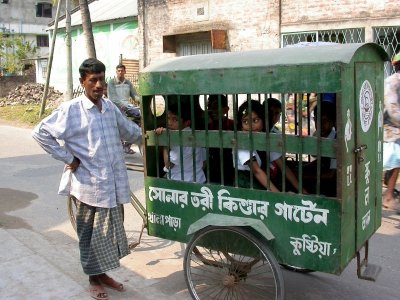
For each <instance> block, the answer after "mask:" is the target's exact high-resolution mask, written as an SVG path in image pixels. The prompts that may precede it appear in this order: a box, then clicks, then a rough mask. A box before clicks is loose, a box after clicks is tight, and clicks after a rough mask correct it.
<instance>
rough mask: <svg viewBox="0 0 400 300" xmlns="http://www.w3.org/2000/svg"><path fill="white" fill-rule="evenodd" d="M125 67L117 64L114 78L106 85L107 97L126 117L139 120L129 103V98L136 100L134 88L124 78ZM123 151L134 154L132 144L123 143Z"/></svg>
mask: <svg viewBox="0 0 400 300" xmlns="http://www.w3.org/2000/svg"><path fill="white" fill-rule="evenodd" d="M125 74H126V67H125V66H124V65H123V64H119V65H117V67H116V76H115V77H114V78H112V79H110V80H109V81H108V83H107V95H108V98H109V99H110V100H111V101H112V102H113V103H114V104H115V105H116V106H117V107H118V108H119V109H120V110H121V111H122V112H123V113H124V114H125V115H126V116H127V117H131V118H134V119H135V120H139V119H140V109H139V107H136V106H134V105H133V104H132V103H131V102H130V98H132V99H134V100H135V99H136V98H138V94H137V93H136V90H135V88H134V87H133V84H132V82H130V81H129V80H128V79H126V78H125ZM123 145H124V151H125V153H127V154H134V153H135V152H134V151H133V150H132V149H131V146H132V144H131V143H128V142H126V141H123Z"/></svg>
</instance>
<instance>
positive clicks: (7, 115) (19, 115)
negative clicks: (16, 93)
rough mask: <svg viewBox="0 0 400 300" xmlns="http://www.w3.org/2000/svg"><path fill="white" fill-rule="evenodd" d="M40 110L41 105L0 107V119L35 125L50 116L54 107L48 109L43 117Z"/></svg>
mask: <svg viewBox="0 0 400 300" xmlns="http://www.w3.org/2000/svg"><path fill="white" fill-rule="evenodd" d="M39 112H40V105H13V106H11V105H9V106H4V107H0V119H1V120H3V121H6V122H9V123H11V124H15V125H20V126H27V127H34V126H35V125H36V124H38V123H39V122H40V121H41V120H42V119H43V118H44V117H46V116H48V115H49V114H50V113H51V112H52V109H46V110H45V112H44V114H43V116H42V117H41V118H39Z"/></svg>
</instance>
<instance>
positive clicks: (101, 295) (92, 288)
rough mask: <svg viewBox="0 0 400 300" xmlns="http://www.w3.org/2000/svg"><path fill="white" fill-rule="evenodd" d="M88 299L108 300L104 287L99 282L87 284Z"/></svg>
mask: <svg viewBox="0 0 400 300" xmlns="http://www.w3.org/2000/svg"><path fill="white" fill-rule="evenodd" d="M89 293H90V297H92V298H93V299H96V300H108V294H107V292H106V290H105V289H104V287H103V286H102V285H101V283H99V282H90V284H89Z"/></svg>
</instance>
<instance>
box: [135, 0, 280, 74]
mask: <svg viewBox="0 0 400 300" xmlns="http://www.w3.org/2000/svg"><path fill="white" fill-rule="evenodd" d="M140 2H141V1H139V12H140V11H142V8H141V7H140V5H141V3H140ZM145 3H146V4H145V5H146V7H145V9H144V11H145V16H144V19H145V20H144V24H145V30H146V41H145V42H146V44H145V45H144V47H145V50H143V49H142V55H141V68H142V67H143V63H144V62H143V58H144V57H143V51H146V52H147V61H146V65H148V64H151V63H153V62H154V61H157V60H159V59H163V58H166V57H171V56H175V54H170V53H163V44H162V41H163V40H162V37H163V36H164V35H171V34H179V33H187V32H199V31H202V30H210V29H224V30H227V31H228V50H229V51H240V50H249V49H265V48H276V47H279V26H278V24H279V22H278V21H279V13H278V3H279V1H278V0H275V1H265V0H248V1H241V0H235V1H232V0H210V1H202V0H197V1H196V0H194V1H145ZM201 6H204V7H205V9H206V10H207V11H208V18H207V19H205V20H200V21H198V20H196V17H197V16H196V11H195V8H196V7H201ZM139 22H140V23H141V24H143V17H142V16H140V17H139ZM142 34H143V32H142Z"/></svg>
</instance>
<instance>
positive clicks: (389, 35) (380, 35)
mask: <svg viewBox="0 0 400 300" xmlns="http://www.w3.org/2000/svg"><path fill="white" fill-rule="evenodd" d="M373 30H374V42H375V43H377V44H378V45H380V46H381V47H382V48H383V49H385V51H386V52H387V54H388V55H389V57H390V60H392V59H393V56H395V55H396V54H397V53H399V51H400V26H393V27H390V26H388V27H373ZM393 73H394V68H393V66H392V64H391V63H390V62H385V76H389V75H391V74H393Z"/></svg>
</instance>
